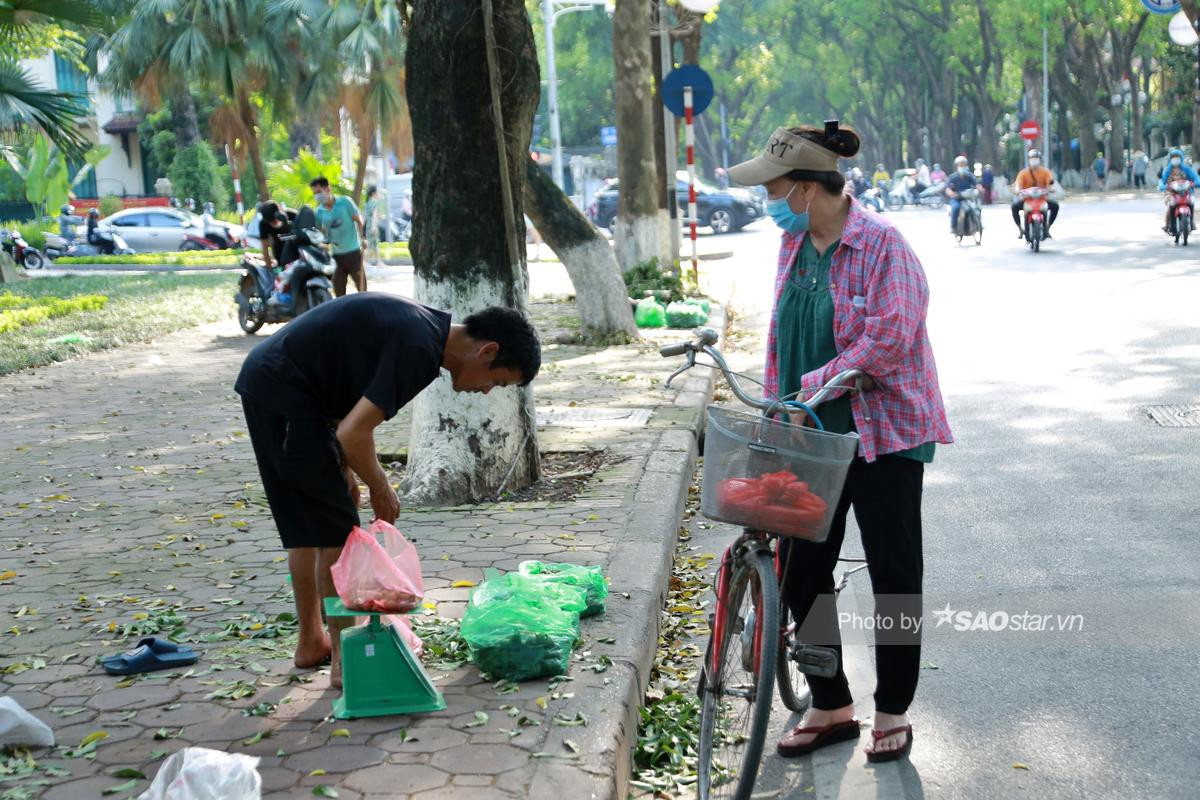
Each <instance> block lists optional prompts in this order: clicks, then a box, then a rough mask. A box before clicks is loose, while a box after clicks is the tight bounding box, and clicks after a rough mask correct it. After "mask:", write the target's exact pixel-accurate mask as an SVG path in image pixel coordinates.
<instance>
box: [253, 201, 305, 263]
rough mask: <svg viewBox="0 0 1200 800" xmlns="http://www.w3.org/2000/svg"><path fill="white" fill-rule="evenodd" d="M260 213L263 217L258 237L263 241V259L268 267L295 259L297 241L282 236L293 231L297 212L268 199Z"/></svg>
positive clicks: (259, 224) (259, 225) (259, 208)
mask: <svg viewBox="0 0 1200 800" xmlns="http://www.w3.org/2000/svg"><path fill="white" fill-rule="evenodd" d="M258 213H259V215H260V217H261V218H262V219H261V220H260V221H259V223H258V238H259V239H260V240H261V241H262V254H263V261H265V262H267V266H268V267H271V266H275V265H276V264H278V265H279V266H280V267H283V266H284V265H286V264H288V263H289V262H291V261H294V260H295V258H296V245H295V243H294V242H293V241H291V240H284V239H281V238H280V237H281V236H284V235H286V234H290V233H291V232H292V226H293V223H294V222H295V221H296V212H295V211H292V210H291V209H288V208H284V207H282V206H280V205H279V204H278V203H276V202H274V201H272V200H268V201H267V202H265V203H263V204H262V205H260V206H259V207H258Z"/></svg>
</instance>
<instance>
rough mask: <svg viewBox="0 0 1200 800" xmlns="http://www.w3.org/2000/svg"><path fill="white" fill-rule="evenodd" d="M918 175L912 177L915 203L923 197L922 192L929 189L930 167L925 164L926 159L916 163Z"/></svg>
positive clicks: (918, 160)
mask: <svg viewBox="0 0 1200 800" xmlns="http://www.w3.org/2000/svg"><path fill="white" fill-rule="evenodd" d="M916 165H917V174H916V175H913V176H912V179H913V181H914V184H915V185H914V186H913V187H912V194H913V202H916V199H917V198H918V197H920V196H921V192H923V191H925V190H926V189H928V188H929V184H930V180H929V167H928V166H927V165H926V164H925V159H923V158H918V159H917V161H916Z"/></svg>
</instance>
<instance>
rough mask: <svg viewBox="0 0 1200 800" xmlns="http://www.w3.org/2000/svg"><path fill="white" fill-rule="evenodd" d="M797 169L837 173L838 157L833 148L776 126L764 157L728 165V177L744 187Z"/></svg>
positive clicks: (768, 141)
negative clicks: (828, 148) (826, 147)
mask: <svg viewBox="0 0 1200 800" xmlns="http://www.w3.org/2000/svg"><path fill="white" fill-rule="evenodd" d="M794 169H800V170H805V171H808V172H837V171H838V156H837V153H835V152H833V151H832V150H826V149H825V148H824V147H821V145H819V144H817V143H816V142H814V141H812V140H811V139H806V138H804V137H803V136H797V135H796V134H794V133H792V132H791V131H789V130H788V129H787V128H776V129H775V132H774V133H772V134H771V138H770V139H768V140H767V145H766V147H764V148H763V152H762V155H761V156H758V157H757V158H752V159H750V160H749V161H743V162H742V163H741V164H737V165H736V166H732V167H730V168H729V177H730V178H731V179H733V180H735V181H737V182H738V183H740V184H742V185H743V186H755V185H757V184H760V183H766V182H767V181H771V180H774V179H775V178H778V177H781V176H783V175H786V174H788V173H789V172H791V171H792V170H794Z"/></svg>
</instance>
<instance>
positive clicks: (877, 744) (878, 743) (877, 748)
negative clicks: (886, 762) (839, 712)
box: [863, 711, 909, 753]
mask: <svg viewBox="0 0 1200 800" xmlns="http://www.w3.org/2000/svg"><path fill="white" fill-rule="evenodd" d="M908 724H909V722H908V714H884V713H883V712H882V711H876V712H875V724H874V725H873V726H872V727H873V728H874V729H875V730H877V731H890V730H891V729H892V728H901V727H904V726H905V725H908ZM908 737H909V734H908V733H907V732H903V731H902V732H900V733H893V734H892V735H891V736H885V737H883V738H882V739H876V738H874V737H871V740H870V741H869V742H867V746H866V747H864V748H863V750H864V751H866V752H868V753H885V752H887V751H889V750H899V749H900V748H902V747H904V745H905V743H906V742H907V741H908Z"/></svg>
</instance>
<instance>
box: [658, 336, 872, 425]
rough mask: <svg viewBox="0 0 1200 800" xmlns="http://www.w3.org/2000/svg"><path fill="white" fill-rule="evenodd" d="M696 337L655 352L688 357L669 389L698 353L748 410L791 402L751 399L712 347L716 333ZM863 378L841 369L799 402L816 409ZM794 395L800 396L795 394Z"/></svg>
mask: <svg viewBox="0 0 1200 800" xmlns="http://www.w3.org/2000/svg"><path fill="white" fill-rule="evenodd" d="M696 334H697V335H696V338H695V339H694V340H692V341H687V342H677V343H675V344H668V345H663V346H662V347H660V348H659V351H658V352H659V353H660V354H661V355H662V356H663V358H671V357H673V356H681V355H687V363H686V364H684V365H683V366H682V367H680V368H679V369H677V370H675V372H673V373H672V374H671V377H670V378H667V383H666V385H667V386H668V387H669V386H670V385H671V381H673V380H675V378H677V377H678V376H679V375H682V374H683V373H684V372H686V371H688V370H689V369H691V368H692V367H694V366H696V354H697V353H704V354H705V355H707V356H708V357H709V358H711V359H712V360H713V362H714V364H715V366H716V367H717V369H719V370H721V374H722V375H724V376H725V382H726V383H728V384H729V388H730V389H732V390H733V393H734V395H736V396H737V399H738V400H741V401H742V402H743V403H745V404H746V405H748V406H750V407H751V408H757V409H760V410H763V411H767V412H770V411H771V410H773V409H778V408H781V407H782V406H783V405H784V404H785V402H786V401H787V400H789V399H791V398H790V397H789V398H782V399H779V400H770V399H767V398H765V397H763V398H756V397H751V396H750V395H749V394H748V393H747V392H746V390H745V389H744V388H743V387H742V384H741V382H740V381H739V380H738V379H737V377H736V375H737V373H735V372H733V371H732V370H730V369H729V364H728V363H726V361H725V357H724V356H723V355H721V351H720V350H718V349H717V348H716V347H714V346H713V345H715V344H716V343H717V339H718V335H717V332H716V331H714V330H713V329H712V328H700V329H698V330H697V331H696ZM866 377H867V375H866V373H864V372H863V371H862V370H860V369H846V370H842V371H841V372H839V373H838V374H837V375H834V376H833V378H831V379H830V380H829V382H828V383H826V384H825V385H824V386H822V387H821V388H820V389H818V390H817V391H816V392H815V393H814V394H813V395H812V396H811V397H809V398H808V399H807V400H804V401H802V402H804V403H805V404H806V405H808V406H811V407H816V406H818V405H820V404H821V403H824V402H825V401H826V400H828V399H830V396H831V395H832V394H833V393H834V392H837V391H841V390H848V391H862V382H863V379H864V378H866ZM797 394H801V393H800V392H797Z"/></svg>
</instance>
